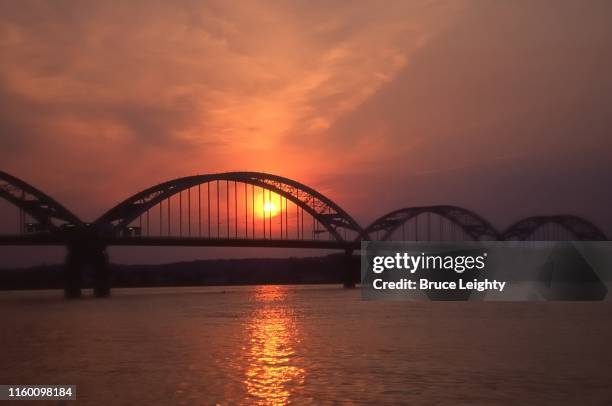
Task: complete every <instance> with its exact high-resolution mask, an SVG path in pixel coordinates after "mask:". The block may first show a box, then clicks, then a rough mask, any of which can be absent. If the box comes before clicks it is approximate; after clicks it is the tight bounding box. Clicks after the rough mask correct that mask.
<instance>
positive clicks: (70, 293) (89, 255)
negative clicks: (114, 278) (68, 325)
mask: <svg viewBox="0 0 612 406" xmlns="http://www.w3.org/2000/svg"><path fill="white" fill-rule="evenodd" d="M86 267H90V268H91V269H92V270H93V288H94V295H95V296H96V297H108V296H110V288H111V284H110V269H109V263H108V254H107V252H106V247H105V246H104V245H102V244H99V243H96V242H91V241H83V242H78V243H73V244H70V245H69V246H68V255H67V256H66V264H65V270H64V296H65V297H66V298H78V297H81V282H82V278H81V272H82V270H83V269H84V268H86Z"/></svg>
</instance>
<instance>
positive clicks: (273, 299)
mask: <svg viewBox="0 0 612 406" xmlns="http://www.w3.org/2000/svg"><path fill="white" fill-rule="evenodd" d="M286 296H287V288H286V287H284V286H260V287H257V289H256V290H255V293H254V299H255V301H256V302H258V303H259V304H260V305H261V306H260V307H258V308H257V309H256V310H255V311H254V312H253V314H252V315H251V317H250V319H249V321H248V325H247V329H248V331H249V343H248V347H247V349H246V350H247V358H248V366H247V370H246V373H245V375H246V376H245V380H244V383H245V385H246V389H247V392H248V393H249V395H251V396H252V397H254V398H255V402H256V403H257V404H260V405H282V404H286V403H288V401H289V400H290V399H289V398H290V396H291V394H292V393H293V392H294V391H295V390H296V389H297V388H298V387H299V386H301V385H302V384H303V382H304V375H305V370H304V368H302V367H300V366H299V365H297V359H298V358H297V355H296V348H295V347H296V345H297V344H298V343H299V331H298V328H297V327H298V326H297V323H296V321H295V315H294V313H293V311H292V309H290V308H287V307H286V306H284V304H283V302H284V299H285V297H286Z"/></svg>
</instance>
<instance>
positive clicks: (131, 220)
mask: <svg viewBox="0 0 612 406" xmlns="http://www.w3.org/2000/svg"><path fill="white" fill-rule="evenodd" d="M0 197H2V198H4V199H5V200H6V201H8V202H9V203H10V204H11V205H13V206H15V208H16V209H17V211H18V216H19V217H18V218H19V230H18V231H17V232H15V233H11V234H5V235H0V245H11V246H35V245H60V246H65V247H67V249H68V254H67V257H66V264H65V278H64V279H65V289H64V290H65V294H66V296H67V297H78V296H80V294H81V271H82V270H83V269H84V268H85V267H91V268H92V269H93V270H94V294H95V295H96V296H98V297H104V296H108V295H109V294H110V288H111V284H110V272H109V258H108V253H107V247H109V246H192V247H211V246H225V247H277V248H317V249H330V250H340V251H343V252H344V253H345V254H346V255H345V258H346V259H347V260H346V261H345V264H346V266H345V269H343V270H341V271H342V272H344V281H345V286H347V287H352V286H355V281H354V280H352V277H351V273H350V269H349V266H348V263H349V258H350V257H351V256H352V254H353V252H354V251H356V250H359V249H360V244H361V241H362V240H383V241H392V240H404V241H406V240H409V241H464V240H474V241H483V240H490V241H495V240H530V239H531V240H550V241H558V240H595V241H604V240H607V236H606V235H605V234H604V233H603V231H602V230H600V229H599V228H598V227H597V226H595V225H594V224H593V223H591V222H589V221H588V220H586V219H583V218H581V217H577V216H572V215H554V216H535V217H529V218H526V219H523V220H520V221H518V222H516V223H514V224H513V225H511V226H510V227H509V228H508V229H506V230H504V231H502V232H500V231H498V230H497V229H496V228H495V227H494V226H493V225H492V224H491V223H489V222H488V221H487V220H485V219H484V218H483V217H481V216H479V215H478V214H476V213H474V212H472V211H470V210H467V209H465V208H461V207H457V206H447V205H444V206H425V207H408V208H403V209H399V210H395V211H393V212H390V213H388V214H385V215H383V216H382V217H380V218H378V219H376V220H375V221H374V222H373V223H372V224H370V225H369V226H367V227H366V228H362V227H361V226H360V225H359V223H357V222H356V221H355V220H354V219H353V218H352V217H351V216H350V215H349V214H348V213H347V212H346V211H345V210H343V209H342V208H341V207H340V206H339V205H338V204H336V203H335V202H334V201H332V200H331V199H330V198H329V197H327V196H325V195H323V194H321V193H319V192H318V191H316V190H315V189H313V188H310V187H308V186H306V185H304V184H302V183H299V182H297V181H295V180H292V179H288V178H284V177H281V176H277V175H272V174H267V173H260V172H226V173H217V174H205V175H195V176H188V177H183V178H178V179H174V180H170V181H168V182H164V183H160V184H158V185H155V186H152V187H150V188H148V189H145V190H143V191H141V192H138V193H136V194H134V195H132V196H130V197H128V198H127V199H125V200H124V201H122V202H120V203H119V204H117V205H116V206H115V207H113V208H111V209H110V210H108V211H107V212H105V213H104V214H102V215H101V216H100V217H99V218H98V219H96V220H94V221H92V222H84V221H82V220H81V219H79V217H78V216H76V215H75V214H74V213H72V212H71V211H70V210H68V209H67V208H66V207H64V206H63V205H61V204H60V203H59V202H57V201H56V200H54V199H53V198H51V197H50V196H49V195H47V194H45V193H43V192H42V191H40V190H39V189H37V188H35V187H34V186H32V185H30V184H28V183H27V182H25V181H23V180H21V179H19V178H17V177H15V176H12V175H10V174H8V173H6V172H2V171H0Z"/></svg>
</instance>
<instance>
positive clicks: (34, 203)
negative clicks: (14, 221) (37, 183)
mask: <svg viewBox="0 0 612 406" xmlns="http://www.w3.org/2000/svg"><path fill="white" fill-rule="evenodd" d="M0 197H2V198H4V199H6V200H7V201H8V202H9V203H12V204H13V205H14V206H16V207H17V208H18V209H19V210H20V227H21V232H24V231H26V230H25V229H24V226H25V214H27V215H29V216H30V217H31V218H33V219H34V220H35V221H36V224H37V230H31V231H47V232H52V233H56V232H59V231H60V230H61V229H62V226H76V227H78V226H82V225H83V223H82V222H81V220H79V218H78V217H77V216H76V215H75V214H73V213H72V212H71V211H70V210H68V209H66V208H65V207H64V206H62V205H61V204H59V203H58V202H57V201H55V200H54V199H53V198H51V197H49V196H48V195H46V194H45V193H43V192H41V191H40V190H38V189H37V188H35V187H34V186H32V185H30V184H28V183H26V182H24V181H23V180H21V179H18V178H16V177H14V176H12V175H9V174H8V173H6V172H3V171H0Z"/></svg>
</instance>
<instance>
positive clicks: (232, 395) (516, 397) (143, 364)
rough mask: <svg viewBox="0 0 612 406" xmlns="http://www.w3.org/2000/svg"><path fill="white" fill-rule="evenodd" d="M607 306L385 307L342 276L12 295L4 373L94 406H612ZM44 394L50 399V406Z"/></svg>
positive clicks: (1, 312)
mask: <svg viewBox="0 0 612 406" xmlns="http://www.w3.org/2000/svg"><path fill="white" fill-rule="evenodd" d="M611 316H612V306H611V305H610V304H608V303H537V302H535V303H497V302H462V303H443V302H438V303H432V302H380V301H376V302H375V301H362V300H361V296H360V293H359V291H358V290H345V289H342V288H339V287H337V286H254V287H230V288H222V287H221V288H220V287H215V288H160V289H116V290H114V291H113V297H112V298H110V299H93V298H84V299H82V300H74V301H66V300H64V299H62V297H61V292H58V291H44V292H4V293H0V320H1V321H2V324H3V326H2V329H1V330H0V343H1V344H2V351H0V366H2V368H1V369H0V383H3V384H26V383H30V384H76V385H77V387H78V389H77V398H78V400H79V403H84V404H115V405H116V404H125V405H131V404H153V403H155V404H160V403H162V404H169V405H170V404H215V403H220V404H262V405H274V404H285V403H288V402H293V403H295V404H309V403H311V404H320V403H332V402H334V401H346V402H350V403H373V402H379V403H380V402H383V403H397V402H404V403H411V404H415V403H417V404H438V403H444V404H474V403H478V404H491V403H493V402H495V403H501V404H521V403H525V402H530V403H533V404H551V405H552V404H577V403H582V404H602V405H603V404H610V402H611V401H612V388H611V386H610V382H611V381H612V373H611V372H610V366H611V365H612V351H611V350H610V344H611V343H612V326H611V324H610V320H611V318H610V317H611ZM36 404H40V403H36Z"/></svg>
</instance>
